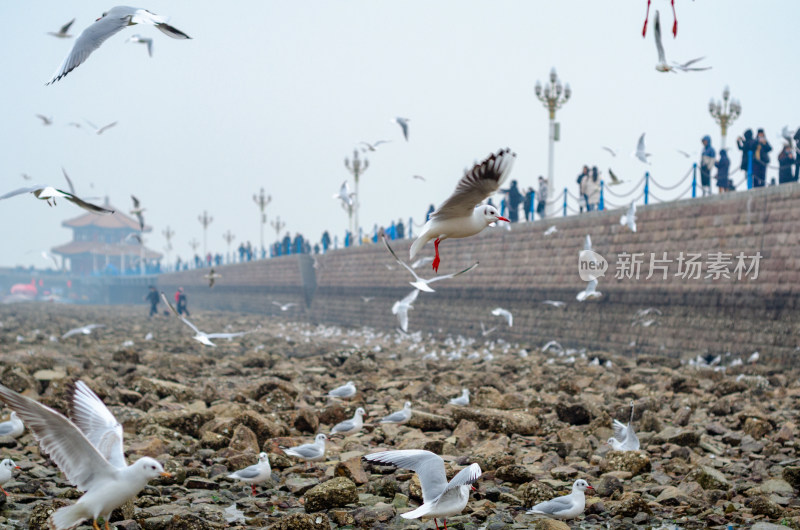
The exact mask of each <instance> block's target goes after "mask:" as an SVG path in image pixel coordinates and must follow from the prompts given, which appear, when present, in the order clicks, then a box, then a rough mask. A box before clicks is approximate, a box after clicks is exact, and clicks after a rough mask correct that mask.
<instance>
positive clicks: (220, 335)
mask: <svg viewBox="0 0 800 530" xmlns="http://www.w3.org/2000/svg"><path fill="white" fill-rule="evenodd" d="M248 333H251V332H250V331H239V332H237V333H208V334H207V335H206V337H208V338H209V339H232V338H234V337H241V336H242V335H247V334H248Z"/></svg>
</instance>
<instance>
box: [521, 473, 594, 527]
mask: <svg viewBox="0 0 800 530" xmlns="http://www.w3.org/2000/svg"><path fill="white" fill-rule="evenodd" d="M586 490H592V491H594V488H593V487H591V486H590V485H589V483H588V482H586V481H585V480H583V479H582V478H579V479H578V480H576V481H575V483H574V484H573V485H572V493H570V494H569V495H563V496H561V497H556V498H555V499H550V500H549V501H544V502H540V503H539V504H537V505H536V506H534V507H533V508H531V509H530V510H528V511H527V512H525V513H527V514H535V513H541V514H544V515H549V516H551V517H556V518H557V519H573V518H575V517H578V516H579V515H580V514H582V513H583V510H584V508H586V496H585V495H584V493H583V492H584V491H586Z"/></svg>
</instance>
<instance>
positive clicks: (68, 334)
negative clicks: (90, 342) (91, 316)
mask: <svg viewBox="0 0 800 530" xmlns="http://www.w3.org/2000/svg"><path fill="white" fill-rule="evenodd" d="M104 327H105V325H103V324H89V325H88V326H82V327H80V328H73V329H71V330H69V331H67V332H66V333H64V334H63V335H61V338H62V339H66V338H68V337H71V336H73V335H78V334H82V335H89V334H91V333H92V330H93V329H97V328H104Z"/></svg>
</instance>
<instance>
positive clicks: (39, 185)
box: [0, 184, 44, 200]
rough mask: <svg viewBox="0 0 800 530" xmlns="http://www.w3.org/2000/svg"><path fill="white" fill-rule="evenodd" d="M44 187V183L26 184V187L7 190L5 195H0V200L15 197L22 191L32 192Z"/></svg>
mask: <svg viewBox="0 0 800 530" xmlns="http://www.w3.org/2000/svg"><path fill="white" fill-rule="evenodd" d="M42 188H44V185H42V184H37V185H36V186H28V187H27V188H18V189H16V190H14V191H9V192H8V193H6V194H5V195H2V196H0V200H3V199H8V198H9V197H16V196H17V195H22V194H23V193H33V192H34V191H36V190H40V189H42Z"/></svg>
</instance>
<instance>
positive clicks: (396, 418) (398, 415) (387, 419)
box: [380, 401, 411, 425]
mask: <svg viewBox="0 0 800 530" xmlns="http://www.w3.org/2000/svg"><path fill="white" fill-rule="evenodd" d="M410 419H411V402H410V401H406V403H405V405H403V410H399V411H397V412H393V413H392V414H389V415H388V416H384V417H383V419H381V421H380V422H381V423H394V424H396V425H401V424H403V423H406V422H407V421H408V420H410Z"/></svg>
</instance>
